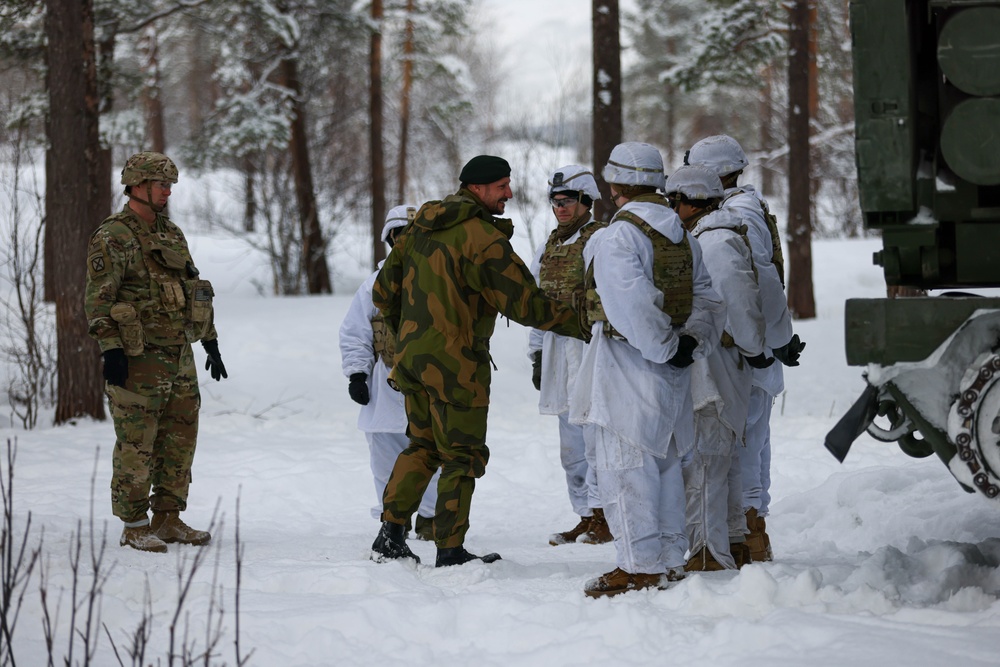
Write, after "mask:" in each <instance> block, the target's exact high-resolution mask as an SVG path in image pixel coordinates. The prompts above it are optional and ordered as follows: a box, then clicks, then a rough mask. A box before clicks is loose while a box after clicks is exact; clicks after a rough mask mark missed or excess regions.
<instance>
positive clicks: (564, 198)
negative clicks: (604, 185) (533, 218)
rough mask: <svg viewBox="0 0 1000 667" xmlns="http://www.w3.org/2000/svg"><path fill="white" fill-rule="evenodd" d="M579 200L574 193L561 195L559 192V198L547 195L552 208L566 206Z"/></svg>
mask: <svg viewBox="0 0 1000 667" xmlns="http://www.w3.org/2000/svg"><path fill="white" fill-rule="evenodd" d="M579 201H580V198H579V197H578V196H575V195H563V194H561V193H560V197H559V199H556V198H555V197H549V203H550V204H552V208H566V207H567V206H573V205H574V204H576V203H577V202H579Z"/></svg>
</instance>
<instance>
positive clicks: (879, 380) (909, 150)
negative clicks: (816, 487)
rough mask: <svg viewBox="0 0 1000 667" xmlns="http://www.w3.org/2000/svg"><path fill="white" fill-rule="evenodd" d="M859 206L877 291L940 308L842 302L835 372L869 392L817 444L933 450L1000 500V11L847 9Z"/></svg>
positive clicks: (992, 7)
mask: <svg viewBox="0 0 1000 667" xmlns="http://www.w3.org/2000/svg"><path fill="white" fill-rule="evenodd" d="M851 32H852V39H853V49H854V104H855V118H856V158H857V167H858V181H859V187H860V193H861V208H862V211H863V213H864V218H865V224H866V226H867V227H868V228H869V229H877V230H879V231H880V232H881V233H882V246H883V247H882V250H881V251H879V252H877V253H875V258H874V261H875V263H876V264H877V265H879V266H882V267H883V269H884V272H885V279H886V284H888V285H897V286H909V287H915V288H921V289H925V290H954V291H945V292H943V293H940V294H939V295H937V296H928V297H911V298H898V299H851V300H848V301H847V308H846V339H847V360H848V363H849V364H851V365H855V366H867V372H866V379H867V382H868V384H869V386H868V388H867V389H866V390H865V393H864V394H863V395H862V397H861V398H860V399H859V400H858V402H857V403H855V405H854V406H853V407H852V408H851V410H850V411H849V412H848V414H847V415H845V417H844V418H843V419H842V420H841V421H840V423H838V424H837V426H836V427H835V428H834V429H833V430H832V431H831V432H830V434H829V435H828V436H827V440H826V446H827V448H828V449H829V450H830V451H831V452H832V453H833V454H834V455H835V456H837V457H838V459H840V460H841V461H842V460H843V459H844V457H845V456H846V454H847V450H848V449H849V448H850V446H851V443H852V442H853V440H854V439H855V438H856V437H857V436H858V435H860V434H861V433H862V432H864V431H865V430H867V431H868V433H869V434H871V435H872V436H873V437H875V438H877V439H879V440H883V441H886V442H898V444H899V446H900V447H901V448H902V450H903V451H904V452H906V453H907V454H909V455H911V456H915V457H923V456H930V455H932V454H936V455H937V456H938V457H940V458H941V460H942V461H943V462H944V463H945V465H946V466H948V469H949V470H950V471H951V473H952V474H953V475H954V476H955V478H956V479H957V480H958V482H959V483H960V484H961V485H962V486H963V487H965V488H966V489H967V490H969V491H978V492H980V493H983V494H985V495H986V496H988V497H990V498H995V497H997V496H998V495H1000V384H998V381H1000V298H988V297H984V296H976V295H973V294H969V293H967V292H964V291H962V290H967V289H970V288H983V287H1000V2H998V1H993V2H984V1H980V0H852V1H851Z"/></svg>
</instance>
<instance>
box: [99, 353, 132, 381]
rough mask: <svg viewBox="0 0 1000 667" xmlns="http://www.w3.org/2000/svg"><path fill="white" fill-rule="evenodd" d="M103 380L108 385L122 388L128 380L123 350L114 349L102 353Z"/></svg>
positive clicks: (126, 362) (126, 363) (126, 360)
mask: <svg viewBox="0 0 1000 667" xmlns="http://www.w3.org/2000/svg"><path fill="white" fill-rule="evenodd" d="M104 379H105V380H107V381H108V384H113V385H115V386H116V387H124V386H125V380H127V379H128V357H126V356H125V350H123V349H122V348H120V347H115V348H112V349H110V350H106V351H105V352H104Z"/></svg>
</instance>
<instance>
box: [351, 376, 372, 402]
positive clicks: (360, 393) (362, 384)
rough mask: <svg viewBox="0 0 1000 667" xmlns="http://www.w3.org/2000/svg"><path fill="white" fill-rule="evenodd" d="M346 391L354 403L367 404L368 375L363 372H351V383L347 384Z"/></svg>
mask: <svg viewBox="0 0 1000 667" xmlns="http://www.w3.org/2000/svg"><path fill="white" fill-rule="evenodd" d="M347 393H348V394H350V395H351V400H352V401H354V402H355V403H358V404H360V405H368V401H370V400H371V396H369V394H368V376H367V375H366V374H364V373H354V374H352V375H351V384H349V385H347Z"/></svg>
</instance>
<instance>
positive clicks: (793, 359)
mask: <svg viewBox="0 0 1000 667" xmlns="http://www.w3.org/2000/svg"><path fill="white" fill-rule="evenodd" d="M804 349H806V344H805V343H803V342H802V341H801V340H799V335H798V334H795V335H794V336H792V339H791V340H790V341H788V342H787V343H785V344H784V345H782V346H781V347H777V348H775V349H774V350H773V352H772V354H774V358H775V359H777V360H778V361H780V362H781V363H783V364H784V365H786V366H798V365H799V355H800V354H802V350H804Z"/></svg>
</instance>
